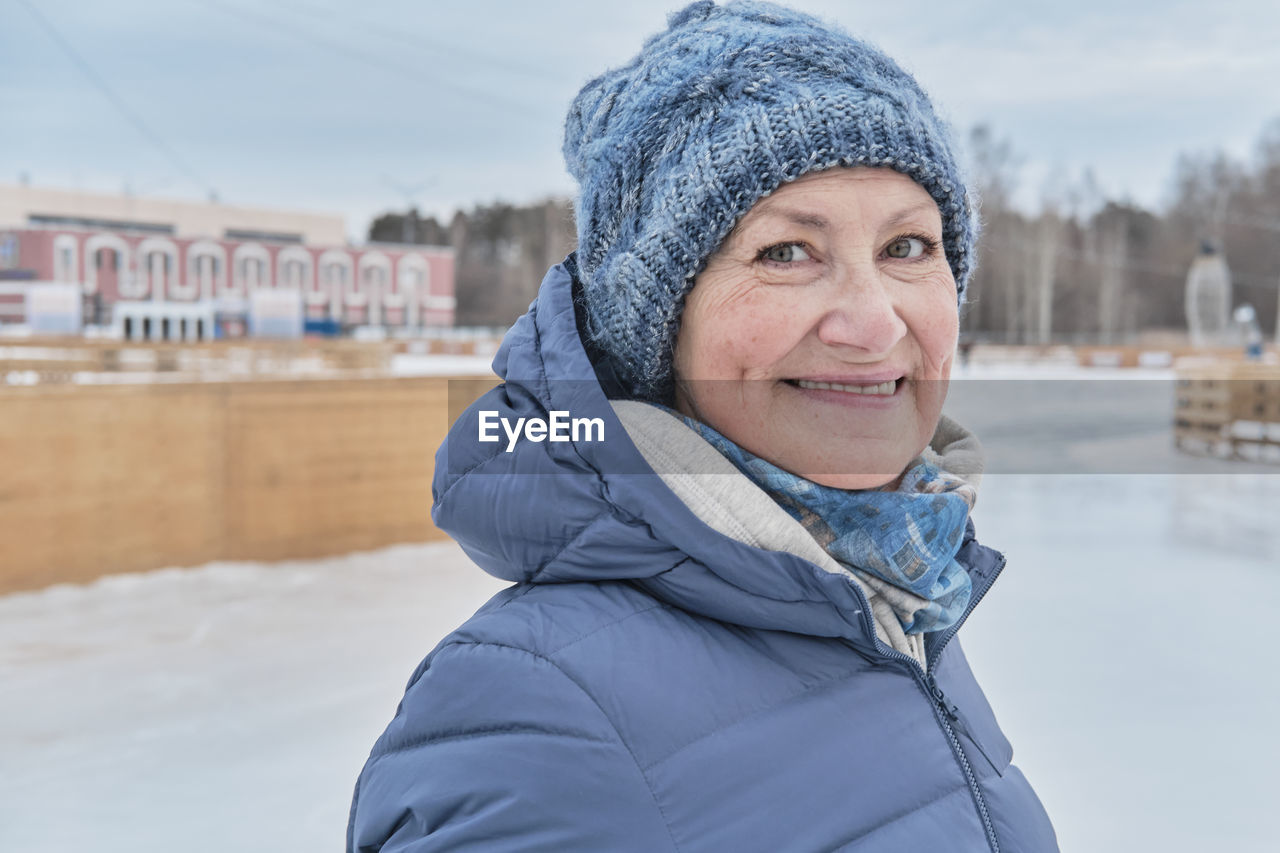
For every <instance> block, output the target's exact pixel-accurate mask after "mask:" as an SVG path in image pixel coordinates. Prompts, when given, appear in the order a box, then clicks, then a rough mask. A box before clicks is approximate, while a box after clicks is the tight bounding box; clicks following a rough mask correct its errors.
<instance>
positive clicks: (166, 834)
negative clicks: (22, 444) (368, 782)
mask: <svg viewBox="0 0 1280 853" xmlns="http://www.w3.org/2000/svg"><path fill="white" fill-rule="evenodd" d="M974 373H981V374H982V375H978V376H972V375H971V376H970V377H969V378H981V379H986V378H1000V377H1008V375H1009V374H1008V373H1003V374H1002V373H999V372H998V371H997V372H996V373H994V374H993V373H991V372H989V371H987V370H986V368H982V369H981V370H975V371H974ZM1026 378H1046V377H1045V376H1044V374H1043V373H1041V374H1038V375H1034V376H1028V377H1026ZM1060 378H1068V379H1070V378H1078V374H1076V373H1074V372H1072V373H1070V374H1069V375H1067V376H1064V377H1060ZM1148 378H1151V379H1152V380H1153V381H1159V380H1160V379H1161V377H1159V376H1157V377H1148ZM1164 378H1167V377H1164ZM1087 400H1094V401H1095V402H1096V405H1097V406H1101V407H1103V408H1107V407H1110V406H1112V405H1113V401H1112V400H1111V399H1110V398H1108V397H1107V396H1106V395H1102V396H1098V397H1094V396H1089V397H1088V398H1087ZM1087 400H1086V403H1084V404H1081V403H1079V402H1078V401H1077V402H1072V403H1071V404H1070V406H1065V407H1064V408H1063V409H1062V410H1046V413H1045V414H1044V416H1043V417H1041V418H1040V420H1039V421H1037V420H1036V418H1035V417H1032V416H1030V415H1023V416H1022V417H1023V421H1022V422H1020V423H1019V424H1018V428H1017V429H1006V435H1005V438H1004V439H1003V440H1005V441H1007V443H1008V444H1009V446H1010V447H1011V448H1012V450H1011V451H1010V452H1011V453H1013V457H1011V458H1014V459H1018V458H1021V460H1022V462H1023V463H1025V462H1026V461H1027V456H1026V455H1025V454H1026V452H1027V451H1028V450H1032V449H1034V448H1035V447H1036V446H1037V445H1038V444H1042V443H1043V440H1044V438H1045V436H1046V435H1049V436H1052V437H1053V438H1054V439H1055V440H1058V441H1060V442H1061V444H1062V447H1063V448H1064V450H1063V452H1064V454H1066V456H1067V457H1069V458H1083V459H1088V460H1092V461H1093V462H1095V463H1096V462H1097V461H1098V460H1106V459H1110V460H1114V463H1111V464H1117V465H1118V463H1119V462H1121V461H1123V460H1125V459H1126V458H1128V456H1129V455H1131V454H1133V453H1135V452H1138V451H1139V450H1141V449H1142V448H1147V447H1150V446H1153V445H1155V444H1159V445H1160V447H1161V448H1162V449H1161V450H1160V451H1159V452H1160V453H1163V454H1165V455H1166V456H1167V457H1168V458H1169V459H1173V458H1175V457H1174V455H1173V454H1172V451H1170V450H1168V448H1167V439H1168V436H1167V421H1164V420H1163V419H1162V418H1163V416H1161V418H1155V419H1152V418H1145V417H1136V416H1135V417H1120V418H1117V422H1118V423H1120V424H1122V425H1123V428H1120V427H1117V428H1116V429H1114V430H1112V432H1111V433H1110V434H1106V435H1102V436H1099V435H1096V434H1094V431H1093V430H1092V428H1078V429H1076V428H1068V427H1069V424H1070V422H1071V418H1070V417H1069V416H1068V414H1066V413H1067V412H1068V410H1069V411H1083V409H1087V408H1088V405H1089V404H1088V402H1087ZM1082 407H1083V408H1082ZM971 408H972V409H973V410H974V412H973V413H972V414H973V417H974V418H977V420H979V421H982V420H984V419H985V420H986V422H987V423H986V425H985V427H986V428H987V429H988V430H995V431H997V432H998V427H1000V425H1001V424H1002V423H1006V424H1007V422H1008V418H1009V414H1008V412H1007V410H1002V409H1000V407H992V406H989V405H985V404H981V401H977V402H974V403H972V404H971ZM1086 414H1087V412H1086ZM1157 414H1158V413H1157ZM962 420H963V419H962ZM967 422H970V423H972V418H970V419H969V420H968V421H967ZM1064 422H1065V423H1068V427H1062V424H1063V423H1064ZM973 425H974V426H975V428H976V429H977V431H978V433H979V435H983V434H984V432H983V429H984V426H983V425H981V424H973ZM1161 430H1164V432H1163V433H1162V432H1161ZM1015 439H1016V440H1015ZM1019 442H1020V443H1019ZM989 443H992V442H989ZM994 443H995V444H997V445H998V444H1000V442H999V441H997V442H994ZM1018 453H1023V454H1024V456H1023V457H1018ZM1072 454H1074V455H1072ZM1019 464H1022V463H1019ZM1189 464H1191V465H1192V467H1191V468H1189V469H1186V470H1195V471H1204V472H1208V473H1194V474H1193V473H1182V474H1178V475H1171V474H1141V473H1123V474H1115V473H1113V474H1088V473H1069V472H1068V471H1066V470H1055V469H1053V468H1052V467H1051V468H1050V469H1048V470H1046V471H1042V472H1040V473H1030V474H1024V473H994V474H989V475H988V476H987V478H986V479H985V481H984V483H983V487H982V491H981V495H980V497H979V502H978V506H977V509H976V511H975V521H976V524H977V527H978V533H979V538H980V539H981V540H982V541H983V542H985V543H987V544H989V545H991V546H992V547H996V548H999V549H1000V550H1002V551H1004V552H1005V553H1006V554H1007V555H1008V558H1009V563H1008V568H1007V569H1006V571H1005V574H1004V575H1003V576H1002V578H1001V579H1000V581H999V582H998V583H997V584H996V586H995V587H994V589H993V590H992V592H991V593H990V595H989V596H988V597H987V600H986V601H984V602H983V604H982V606H981V607H980V608H979V609H978V610H977V611H976V612H975V615H974V617H973V618H972V619H971V620H970V622H969V623H968V624H967V625H966V626H965V629H964V630H963V631H962V632H961V638H962V640H963V642H964V643H965V646H966V649H967V652H968V655H969V659H970V662H971V663H972V665H973V668H974V670H975V671H976V673H977V674H978V677H979V679H980V681H981V682H982V683H983V685H984V686H985V687H986V689H987V693H988V696H989V698H990V699H991V703H992V706H993V707H994V708H995V710H996V713H997V715H998V716H999V717H1000V719H1001V721H1002V723H1003V725H1004V727H1005V729H1006V732H1007V733H1008V734H1009V736H1010V740H1011V741H1012V742H1013V744H1014V747H1015V757H1014V760H1015V761H1016V762H1017V763H1018V764H1019V765H1020V766H1021V767H1022V768H1023V770H1024V772H1025V773H1026V774H1027V776H1028V778H1029V779H1030V780H1031V781H1032V784H1033V785H1034V786H1035V787H1036V789H1037V791H1038V792H1039V793H1040V795H1041V798H1042V799H1043V801H1044V803H1045V805H1046V807H1047V808H1048V810H1049V813H1050V815H1051V817H1052V818H1053V819H1054V823H1055V825H1056V826H1057V829H1058V833H1059V839H1060V841H1061V844H1062V848H1063V850H1065V851H1089V853H1110V851H1117V852H1118V851H1126V853H1129V851H1148V850H1159V851H1165V853H1182V852H1183V851H1187V853H1190V851H1196V852H1197V853H1199V852H1200V851H1205V850H1232V851H1235V853H1247V851H1270V850H1272V849H1274V839H1273V836H1274V828H1273V825H1272V824H1273V819H1272V818H1273V810H1274V801H1275V792H1276V785H1275V782H1274V780H1273V778H1272V775H1273V773H1272V768H1274V767H1276V766H1278V765H1280V730H1278V729H1277V727H1276V725H1275V721H1276V720H1277V719H1280V679H1277V678H1276V677H1275V675H1274V672H1273V666H1272V661H1271V658H1270V651H1271V649H1272V647H1273V646H1275V644H1276V642H1277V641H1278V640H1280V619H1277V618H1275V617H1274V616H1273V615H1272V614H1271V613H1270V611H1269V610H1268V608H1269V607H1272V606H1276V605H1277V604H1278V603H1280V476H1277V475H1280V468H1275V467H1273V468H1272V469H1270V470H1271V471H1273V473H1252V474H1239V473H1213V472H1220V471H1228V472H1229V471H1240V470H1243V469H1242V468H1240V467H1239V465H1240V463H1231V462H1226V461H1222V460H1199V461H1198V462H1196V461H1194V460H1192V462H1191V463H1189ZM1196 466H1198V467H1196ZM1018 467H1019V466H1018V464H1010V465H1008V466H1007V467H1006V468H1005V470H1011V471H1012V470H1018ZM1103 469H1104V470H1105V465H1104V467H1103ZM1116 470H1121V468H1117V469H1116ZM1130 470H1131V469H1130ZM425 511H426V508H425V507H424V512H425ZM501 587H502V584H501V583H500V582H498V581H496V580H494V579H492V578H489V577H488V576H486V575H485V574H483V573H482V572H481V571H480V570H478V569H476V568H474V567H473V566H471V565H470V563H469V561H468V560H467V559H466V557H465V556H464V555H463V554H462V553H461V552H460V551H459V550H458V549H457V547H456V546H454V545H452V544H448V543H445V544H435V545H412V546H397V547H394V548H388V549H385V550H381V551H377V552H371V553H365V554H353V555H349V556H346V557H341V558H334V559H327V560H314V561H306V562H288V563H278V564H272V565H264V564H231V563H218V564H213V565H209V566H204V567H201V568H197V569H184V570H165V571H160V572H153V573H149V574H144V575H129V576H120V577H114V578H108V579H104V580H101V581H98V582H96V583H93V584H89V585H86V586H62V587H55V588H51V589H47V590H43V591H39V592H32V593H21V594H16V595H9V596H6V597H0V691H3V693H2V694H0V696H2V697H3V698H0V850H5V851H8V850H24V851H25V850H31V851H42V853H44V852H45V851H47V853H61V851H76V853H83V851H93V852H94V853H97V851H101V853H116V852H117V851H120V853H123V851H130V853H134V851H168V850H183V851H187V853H204V851H208V853H214V851H217V853H225V851H245V853H251V851H273V853H278V851H299V853H321V851H338V850H341V849H342V846H343V837H344V828H345V823H346V818H347V809H348V806H349V803H350V794H351V788H352V785H353V783H354V781H355V777H356V774H357V772H358V771H359V769H360V767H361V765H362V764H363V761H364V758H365V756H366V755H367V754H368V750H369V748H370V746H371V745H372V743H373V740H374V738H375V737H376V736H377V735H378V734H379V733H380V732H381V730H382V728H383V726H384V725H385V724H386V722H387V721H388V720H389V719H390V717H391V715H392V714H393V713H394V711H395V706H396V702H397V701H398V699H399V697H400V694H401V692H402V690H403V686H404V683H405V681H406V680H407V678H408V676H409V674H410V672H411V671H412V670H413V668H414V666H415V665H416V664H417V662H418V661H419V660H420V659H421V657H422V656H423V655H424V654H425V653H426V652H427V651H429V650H430V648H431V647H432V646H433V645H434V644H435V642H436V640H437V639H439V637H441V636H442V635H444V634H445V633H447V632H448V631H449V630H451V629H452V628H453V627H455V626H456V625H457V624H458V623H459V622H461V621H462V620H463V619H465V618H466V617H467V616H468V615H469V614H470V613H471V612H472V611H473V610H474V609H475V608H476V607H478V606H479V605H480V604H481V603H482V602H483V601H484V600H485V599H487V598H488V597H489V596H490V595H492V594H493V593H494V592H496V591H497V590H498V589H500V588H501Z"/></svg>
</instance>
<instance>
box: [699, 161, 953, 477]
mask: <svg viewBox="0 0 1280 853" xmlns="http://www.w3.org/2000/svg"><path fill="white" fill-rule="evenodd" d="M958 328H959V319H958V314H957V309H956V283H955V278H954V277H953V276H952V274H951V268H950V266H949V265H948V264H947V260H946V257H945V256H944V254H943V249H942V219H941V215H940V214H939V212H938V207H937V205H936V204H935V203H934V201H933V199H932V198H930V196H929V194H928V193H927V192H926V191H925V190H924V189H923V188H922V187H921V186H920V185H919V184H917V183H916V182H915V181H913V180H911V179H910V178H908V177H906V176H905V175H902V174H900V173H898V172H895V171H892V170H889V169H871V168H863V167H859V168H852V169H846V168H840V169H831V170H828V171H824V172H817V173H810V174H808V175H805V176H804V177H802V178H800V179H799V180H796V181H794V182H792V183H790V184H786V185H784V186H782V187H781V188H779V189H778V190H777V191H776V192H774V193H773V194H772V195H770V196H767V197H765V198H763V199H761V200H760V201H759V202H757V203H756V205H755V206H754V207H753V208H751V210H750V211H748V212H747V214H746V215H745V216H743V217H742V219H741V220H740V221H739V223H738V225H737V227H736V228H735V229H734V231H733V233H732V234H730V235H729V237H728V239H727V240H726V241H725V243H724V245H722V246H721V247H720V249H719V250H718V251H717V252H716V253H715V254H714V255H712V256H711V257H710V258H709V259H708V260H707V265H706V268H705V269H704V270H703V271H702V273H701V274H700V275H699V276H698V277H697V278H696V279H695V281H694V287H693V290H692V291H690V293H689V296H688V297H687V301H686V304H685V310H684V315H683V321H682V325H681V328H680V334H679V337H678V339H677V341H676V349H675V375H676V380H677V386H676V387H677V390H676V407H677V408H678V409H679V410H680V411H681V412H683V413H685V414H687V415H691V416H693V417H695V418H697V419H698V420H700V421H702V422H703V423H705V424H707V425H709V426H711V427H712V428H714V429H715V430H717V431H718V432H720V433H721V434H723V435H724V436H725V437H727V438H729V439H730V440H732V441H733V442H735V443H736V444H738V445H739V446H740V447H742V448H744V449H746V450H748V451H750V452H752V453H754V454H755V455H757V456H759V457H761V458H763V459H767V460H768V461H770V462H772V463H773V464H775V465H777V466H778V467H780V468H783V469H786V470H788V471H791V472H792V473H794V474H799V475H800V476H802V477H805V478H806V479H809V480H812V481H814V482H816V483H820V484H822V485H826V486H834V487H837V488H841V489H869V488H875V487H878V486H883V485H885V484H888V483H895V482H896V481H897V480H898V478H899V475H900V474H901V473H902V471H903V469H904V468H905V467H906V466H907V464H908V463H909V462H910V461H911V460H912V459H913V458H914V457H915V456H916V455H917V454H919V453H920V451H922V450H923V449H924V448H925V447H926V446H927V445H928V443H929V439H930V438H931V437H932V436H933V432H934V429H936V427H937V424H938V417H939V415H940V414H941V412H942V403H943V400H944V399H945V397H946V393H947V380H948V379H949V377H950V375H951V360H952V357H953V355H954V352H955V347H956V335H957V333H958Z"/></svg>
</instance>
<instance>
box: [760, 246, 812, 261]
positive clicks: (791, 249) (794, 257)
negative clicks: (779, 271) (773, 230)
mask: <svg viewBox="0 0 1280 853" xmlns="http://www.w3.org/2000/svg"><path fill="white" fill-rule="evenodd" d="M760 260H765V261H773V262H774V263H775V264H789V263H793V262H795V261H807V260H809V253H808V252H806V251H805V250H804V245H803V244H802V243H779V244H778V245H776V246H770V247H769V248H767V249H765V250H763V251H762V252H761V253H760Z"/></svg>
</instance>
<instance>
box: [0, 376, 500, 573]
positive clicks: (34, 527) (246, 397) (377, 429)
mask: <svg viewBox="0 0 1280 853" xmlns="http://www.w3.org/2000/svg"><path fill="white" fill-rule="evenodd" d="M451 381H452V382H453V383H454V385H453V391H454V393H453V395H452V396H453V398H454V399H453V406H452V407H451V406H450V394H449V386H450V382H451ZM496 381H497V380H496V379H494V378H469V379H465V380H461V379H455V380H449V379H445V378H413V379H364V380H355V381H350V380H309V381H275V382H261V381H260V382H239V383H187V384H162V385H134V386H58V385H54V386H46V387H42V386H35V387H14V388H0V593H4V592H9V591H13V590H18V589H33V588H37V587H43V586H47V585H49V584H53V583H60V582H67V581H73V582H74V581H87V580H91V579H93V578H96V577H99V576H101V575H106V574H112V573H116V572H130V571H141V570H146V569H155V568H161V567H165V566H191V565H199V564H202V563H206V562H209V561H211V560H219V559H237V560H239V559H243V560H250V559H252V560H276V559H284V558H295V557H296V558H303V557H319V556H324V555H329V554H339V553H345V552H349V551H353V550H360V549H366V548H377V547H381V546H385V545H389V544H393V543H397V542H418V541H425V540H429V539H435V538H441V537H442V536H443V534H441V533H440V532H439V531H438V530H436V529H435V527H434V526H432V524H431V519H430V508H431V476H432V470H433V463H434V455H435V451H436V448H437V447H438V446H439V445H440V442H441V441H442V440H443V438H444V435H445V432H446V431H447V428H448V425H449V423H450V422H451V417H452V416H456V414H457V411H458V410H460V409H461V408H462V407H464V406H465V403H466V402H467V401H469V399H473V398H474V397H477V396H479V395H480V394H481V393H483V392H484V391H486V390H488V389H489V388H490V387H492V386H493V385H494V384H495V383H496ZM451 408H452V409H453V410H454V411H453V412H451V411H450V409H451Z"/></svg>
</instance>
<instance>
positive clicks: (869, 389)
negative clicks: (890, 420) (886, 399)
mask: <svg viewBox="0 0 1280 853" xmlns="http://www.w3.org/2000/svg"><path fill="white" fill-rule="evenodd" d="M796 384H797V385H799V386H800V387H801V388H809V389H811V390H814V391H844V392H845V393H847V394H880V395H883V396H888V395H890V394H892V393H893V389H894V388H896V387H897V383H896V382H894V381H893V380H889V381H888V382H881V383H880V384H879V385H842V384H840V383H839V382H811V381H810V380H808V379H797V380H796Z"/></svg>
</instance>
